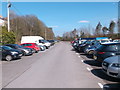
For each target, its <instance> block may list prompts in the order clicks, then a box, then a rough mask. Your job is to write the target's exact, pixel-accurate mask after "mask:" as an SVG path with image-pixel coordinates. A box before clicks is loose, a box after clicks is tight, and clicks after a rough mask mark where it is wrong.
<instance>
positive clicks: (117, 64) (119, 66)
mask: <svg viewBox="0 0 120 90" xmlns="http://www.w3.org/2000/svg"><path fill="white" fill-rule="evenodd" d="M112 67H118V68H120V64H119V63H113V64H112Z"/></svg>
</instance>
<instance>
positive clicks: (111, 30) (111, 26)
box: [109, 21, 115, 34]
mask: <svg viewBox="0 0 120 90" xmlns="http://www.w3.org/2000/svg"><path fill="white" fill-rule="evenodd" d="M114 28H115V22H114V21H111V22H110V25H109V31H110V34H113V33H114Z"/></svg>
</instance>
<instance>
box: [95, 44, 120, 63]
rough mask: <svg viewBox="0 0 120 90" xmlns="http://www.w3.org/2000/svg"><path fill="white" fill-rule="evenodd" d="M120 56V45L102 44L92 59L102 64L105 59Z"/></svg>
mask: <svg viewBox="0 0 120 90" xmlns="http://www.w3.org/2000/svg"><path fill="white" fill-rule="evenodd" d="M115 55H120V43H108V44H102V45H101V46H100V47H99V48H97V49H96V51H95V52H94V54H93V58H94V59H95V60H97V61H100V62H102V61H103V60H104V59H105V58H107V57H111V56H115Z"/></svg>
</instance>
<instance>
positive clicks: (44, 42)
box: [39, 40, 51, 49]
mask: <svg viewBox="0 0 120 90" xmlns="http://www.w3.org/2000/svg"><path fill="white" fill-rule="evenodd" d="M39 45H42V46H45V47H46V49H48V48H49V47H50V45H51V43H50V42H48V41H47V40H39Z"/></svg>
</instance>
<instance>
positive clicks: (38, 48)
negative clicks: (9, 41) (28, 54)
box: [21, 43, 40, 53]
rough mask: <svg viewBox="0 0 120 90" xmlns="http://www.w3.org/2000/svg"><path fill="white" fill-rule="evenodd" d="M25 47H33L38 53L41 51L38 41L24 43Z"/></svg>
mask: <svg viewBox="0 0 120 90" xmlns="http://www.w3.org/2000/svg"><path fill="white" fill-rule="evenodd" d="M21 45H22V46H23V47H27V48H32V49H33V50H34V51H35V52H36V53H38V52H39V51H40V47H39V46H38V45H37V44H36V43H22V44H21Z"/></svg>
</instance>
